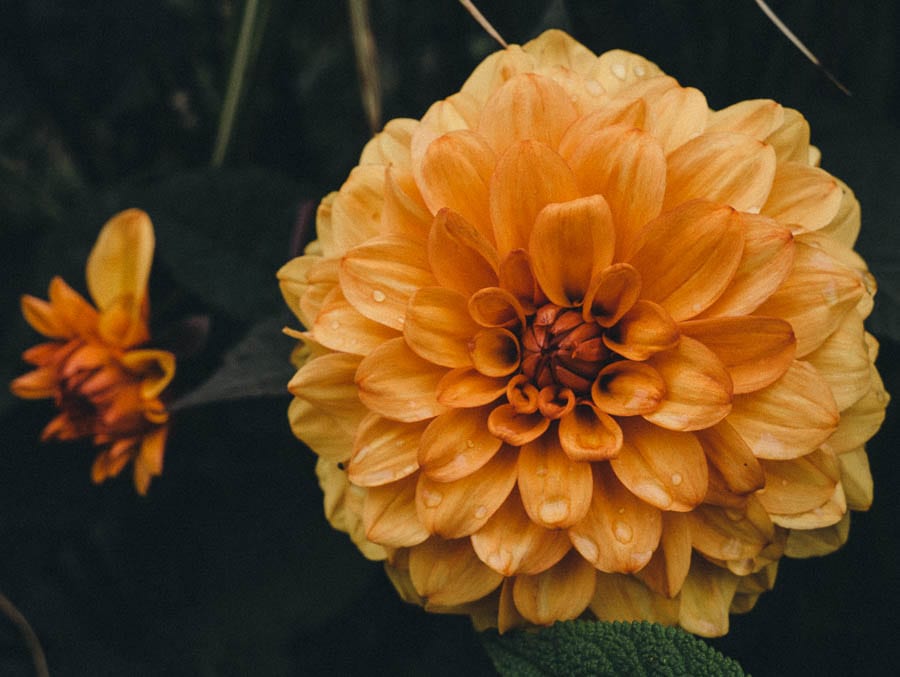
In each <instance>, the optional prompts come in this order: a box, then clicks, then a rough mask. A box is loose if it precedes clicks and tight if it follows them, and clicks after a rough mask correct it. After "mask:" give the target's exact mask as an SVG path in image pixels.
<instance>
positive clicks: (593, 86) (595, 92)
mask: <svg viewBox="0 0 900 677" xmlns="http://www.w3.org/2000/svg"><path fill="white" fill-rule="evenodd" d="M584 88H585V89H586V90H587V91H588V94H590V95H592V96H600V95H601V94H603V85H601V84H600V83H599V82H597V81H596V80H588V81H587V82H585V83H584Z"/></svg>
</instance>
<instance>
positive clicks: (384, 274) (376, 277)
mask: <svg viewBox="0 0 900 677" xmlns="http://www.w3.org/2000/svg"><path fill="white" fill-rule="evenodd" d="M340 282H341V290H342V291H343V292H344V296H346V297H347V300H348V301H349V302H350V303H351V304H352V305H353V307H354V308H356V309H357V310H358V311H359V312H360V313H362V314H363V315H365V316H366V317H368V318H369V319H370V320H374V321H375V322H378V323H379V324H383V325H385V326H386V327H391V328H392V329H399V330H402V329H403V323H404V321H405V316H406V306H407V304H408V303H409V299H410V297H411V296H412V295H413V294H414V293H415V292H416V291H418V290H419V289H421V288H422V287H430V286H433V285H434V284H435V279H434V276H433V275H432V273H431V269H430V266H429V264H428V260H427V258H426V255H425V251H424V250H423V248H422V247H421V245H418V244H416V243H414V242H410V241H408V240H403V239H400V238H396V237H380V238H374V239H372V240H369V241H368V242H366V243H365V244H363V245H360V246H358V247H354V248H353V249H351V250H350V251H349V252H347V254H346V255H344V258H343V259H342V260H341V267H340Z"/></svg>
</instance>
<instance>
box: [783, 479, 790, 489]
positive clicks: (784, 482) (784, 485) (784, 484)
mask: <svg viewBox="0 0 900 677" xmlns="http://www.w3.org/2000/svg"><path fill="white" fill-rule="evenodd" d="M788 484H789V483H788V481H787V480H784V479H783V480H781V486H783V487H786V486H787V485H788Z"/></svg>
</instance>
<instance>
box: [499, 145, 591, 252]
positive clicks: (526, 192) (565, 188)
mask: <svg viewBox="0 0 900 677" xmlns="http://www.w3.org/2000/svg"><path fill="white" fill-rule="evenodd" d="M577 197H579V193H578V186H577V185H576V183H575V177H574V176H573V175H572V170H571V169H569V166H568V165H567V164H566V163H565V161H564V160H563V159H562V158H561V157H560V156H559V155H558V154H557V153H556V152H555V151H554V150H552V149H551V148H550V147H548V146H547V145H545V144H542V143H539V142H538V141H535V140H528V141H522V142H519V143H516V144H514V145H512V146H511V147H510V148H509V149H508V150H507V151H506V152H505V153H504V154H503V155H502V156H501V158H500V161H499V162H498V163H497V168H496V170H495V172H494V176H493V178H492V179H491V183H490V209H491V219H492V221H493V224H494V237H495V238H496V241H497V251H498V252H499V253H500V256H501V257H504V256H506V255H507V254H508V253H509V252H510V251H512V250H514V249H518V248H524V247H526V246H528V241H529V237H530V236H531V230H532V228H533V227H534V223H535V220H536V219H537V215H538V213H540V211H541V210H542V209H543V208H544V207H546V206H547V205H548V204H553V203H557V202H568V201H569V200H574V199H576V198H577Z"/></svg>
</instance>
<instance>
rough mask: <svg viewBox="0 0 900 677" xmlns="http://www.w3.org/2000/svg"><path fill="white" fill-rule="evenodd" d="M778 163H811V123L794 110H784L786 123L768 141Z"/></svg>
mask: <svg viewBox="0 0 900 677" xmlns="http://www.w3.org/2000/svg"><path fill="white" fill-rule="evenodd" d="M766 143H768V144H769V145H771V146H772V147H773V148H774V149H775V155H776V157H777V158H778V162H804V163H808V161H809V123H808V122H807V121H806V118H804V117H803V116H802V115H801V114H800V113H798V112H797V111H795V110H794V109H793V108H785V109H784V122H783V123H782V124H781V126H780V127H779V128H778V129H776V130H775V131H774V132H772V133H771V134H770V135H769V136H768V138H767V139H766Z"/></svg>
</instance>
